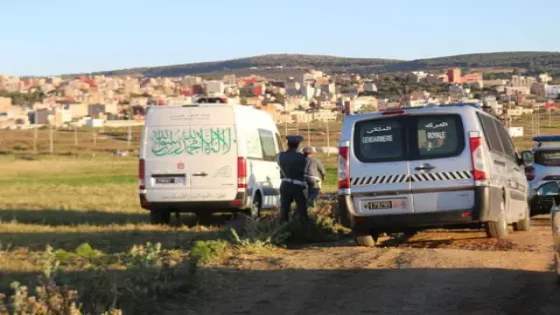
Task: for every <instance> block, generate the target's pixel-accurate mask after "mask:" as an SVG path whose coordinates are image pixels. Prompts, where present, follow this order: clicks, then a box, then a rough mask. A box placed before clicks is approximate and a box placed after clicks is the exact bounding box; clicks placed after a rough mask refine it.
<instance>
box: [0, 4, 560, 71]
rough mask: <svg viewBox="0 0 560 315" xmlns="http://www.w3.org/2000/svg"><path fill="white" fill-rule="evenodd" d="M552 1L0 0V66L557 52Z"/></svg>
mask: <svg viewBox="0 0 560 315" xmlns="http://www.w3.org/2000/svg"><path fill="white" fill-rule="evenodd" d="M559 12H560V1H558V0H533V1H527V0H524V1H521V0H469V1H453V0H422V1H418V0H390V1H387V0H363V1H360V0H344V1H333V0H299V1H297V0H283V1H266V0H260V1H257V0H238V1H232V0H218V1H212V0H202V1H201V0H198V1H197V0H157V1H154V0H89V1H87V0H58V1H57V0H48V1H47V0H0V30H2V31H1V32H0V73H2V74H10V75H19V76H22V75H57V74H68V73H79V72H92V71H104V70H117V69H125V68H133V67H148V66H163V65H172V64H184V63H192V62H202V61H216V60H227V59H232V58H242V57H249V56H255V55H261V54H270V53H302V54H321V55H334V56H343V57H372V58H392V59H409V60H410V59H421V58H428V57H440V56H448V55H457V54H466V53H478V52H496V51H560V40H559V36H558V31H559V30H560V19H559V18H558V13H559Z"/></svg>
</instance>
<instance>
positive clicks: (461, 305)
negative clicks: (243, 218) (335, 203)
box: [201, 219, 560, 315]
mask: <svg viewBox="0 0 560 315" xmlns="http://www.w3.org/2000/svg"><path fill="white" fill-rule="evenodd" d="M382 245H384V247H379V248H361V247H356V246H354V244H353V242H351V241H341V242H337V243H329V244H321V245H319V246H309V247H307V248H303V249H297V250H281V251H275V252H273V253H272V254H270V253H267V254H266V255H250V256H247V257H233V258H230V259H229V260H228V261H227V262H226V263H225V267H224V265H223V264H221V265H220V266H219V267H218V266H216V268H219V269H220V273H223V274H224V277H222V278H221V280H220V282H219V286H220V287H221V288H220V289H218V288H217V287H218V286H216V289H215V294H212V296H209V297H207V299H206V303H205V306H204V307H203V311H202V312H201V314H301V315H303V314H532V315H537V314H560V288H559V287H557V286H556V285H555V280H556V279H555V277H554V274H553V273H552V272H551V270H552V269H551V268H552V262H553V260H552V259H553V256H552V238H551V233H550V227H549V222H548V220H543V219H539V220H534V221H533V230H532V231H531V232H516V233H513V234H510V236H509V237H508V238H507V239H503V240H489V239H486V238H484V233H482V232H478V231H456V232H449V231H429V232H424V233H420V234H418V235H416V236H414V237H413V238H412V239H410V240H408V241H407V242H405V243H401V244H398V243H397V242H391V240H389V241H385V242H384V243H382Z"/></svg>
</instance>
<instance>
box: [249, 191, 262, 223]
mask: <svg viewBox="0 0 560 315" xmlns="http://www.w3.org/2000/svg"><path fill="white" fill-rule="evenodd" d="M261 209H262V197H261V193H259V192H257V193H256V194H255V198H254V199H253V204H252V205H251V218H253V219H258V218H259V217H260V216H261Z"/></svg>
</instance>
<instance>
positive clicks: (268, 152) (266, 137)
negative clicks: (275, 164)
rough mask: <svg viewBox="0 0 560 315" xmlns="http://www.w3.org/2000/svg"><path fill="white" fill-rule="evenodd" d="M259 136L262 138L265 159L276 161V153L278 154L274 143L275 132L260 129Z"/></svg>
mask: <svg viewBox="0 0 560 315" xmlns="http://www.w3.org/2000/svg"><path fill="white" fill-rule="evenodd" d="M259 138H260V140H261V147H262V155H263V160H265V161H274V160H275V157H276V154H278V151H277V149H276V143H274V133H272V132H271V131H268V130H264V129H259Z"/></svg>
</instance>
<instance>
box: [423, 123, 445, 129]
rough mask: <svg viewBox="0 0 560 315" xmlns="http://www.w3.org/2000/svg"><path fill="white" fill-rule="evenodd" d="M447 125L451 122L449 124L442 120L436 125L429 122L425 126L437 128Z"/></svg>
mask: <svg viewBox="0 0 560 315" xmlns="http://www.w3.org/2000/svg"><path fill="white" fill-rule="evenodd" d="M447 126H449V124H448V123H447V122H445V121H444V122H441V123H439V124H435V125H434V123H429V124H427V125H426V126H425V127H426V128H432V129H436V128H443V127H447Z"/></svg>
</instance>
